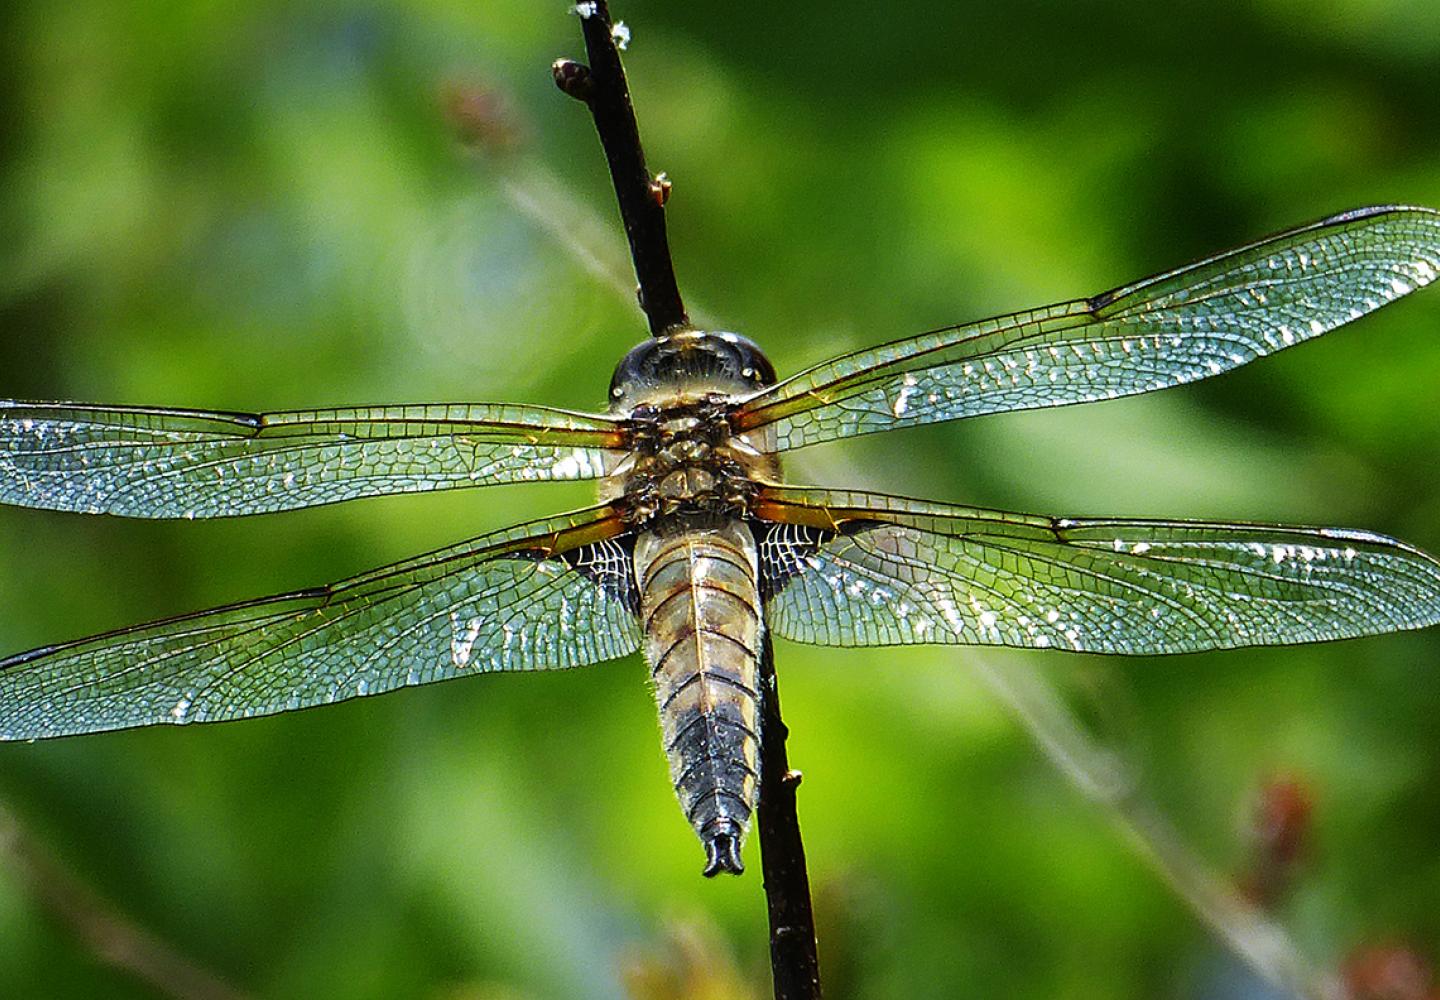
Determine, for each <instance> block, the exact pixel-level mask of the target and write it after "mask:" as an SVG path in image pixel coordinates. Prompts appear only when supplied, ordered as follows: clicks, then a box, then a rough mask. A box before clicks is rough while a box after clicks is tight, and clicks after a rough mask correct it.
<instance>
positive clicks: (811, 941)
mask: <svg viewBox="0 0 1440 1000" xmlns="http://www.w3.org/2000/svg"><path fill="white" fill-rule="evenodd" d="M760 713H761V715H760V815H759V827H760V867H761V871H762V872H763V874H764V878H765V901H766V903H767V905H768V907H769V911H770V970H771V976H772V977H773V979H774V982H775V1000H813V998H817V997H819V996H820V963H819V959H818V958H817V957H816V953H815V918H814V916H813V915H812V914H811V912H810V876H809V875H808V874H807V873H806V871H805V844H804V843H803V842H802V841H801V839H800V818H799V816H798V815H797V814H796V812H795V790H796V789H797V788H799V787H800V772H799V771H792V770H790V759H789V757H788V755H787V754H786V752H785V739H786V737H787V736H789V730H788V729H786V728H785V721H784V719H782V718H781V716H780V690H779V688H778V687H777V686H776V683H775V654H774V651H773V649H772V648H771V644H770V633H769V632H768V631H767V632H766V633H765V640H764V645H763V646H762V647H761V649H760Z"/></svg>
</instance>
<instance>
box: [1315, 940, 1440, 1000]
mask: <svg viewBox="0 0 1440 1000" xmlns="http://www.w3.org/2000/svg"><path fill="white" fill-rule="evenodd" d="M1340 979H1341V981H1342V982H1343V983H1344V984H1345V996H1346V997H1347V1000H1440V991H1437V989H1436V987H1435V974H1434V971H1433V970H1432V969H1431V968H1430V963H1429V962H1427V961H1426V960H1425V959H1424V958H1423V957H1421V955H1420V954H1419V953H1418V952H1416V951H1415V949H1413V948H1410V947H1407V946H1405V945H1398V944H1384V945H1371V946H1368V947H1364V948H1358V949H1356V950H1355V951H1353V952H1351V954H1350V957H1349V958H1347V959H1346V960H1345V964H1344V965H1342V966H1341V967H1340Z"/></svg>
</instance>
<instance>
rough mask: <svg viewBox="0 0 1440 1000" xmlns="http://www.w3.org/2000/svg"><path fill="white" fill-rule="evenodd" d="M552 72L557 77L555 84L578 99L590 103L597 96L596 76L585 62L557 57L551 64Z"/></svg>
mask: <svg viewBox="0 0 1440 1000" xmlns="http://www.w3.org/2000/svg"><path fill="white" fill-rule="evenodd" d="M550 74H551V75H552V76H554V77H555V86H557V87H559V88H560V90H561V92H563V93H565V94H567V95H569V96H570V97H573V98H575V100H577V101H584V102H585V103H586V104H589V103H590V100H591V98H592V97H594V96H595V78H594V77H593V76H592V75H591V74H590V67H589V66H586V65H585V64H584V63H578V62H576V61H575V60H574V59H556V60H555V62H554V63H552V64H551V66H550Z"/></svg>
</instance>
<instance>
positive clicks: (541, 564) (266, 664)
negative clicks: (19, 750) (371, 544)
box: [0, 508, 639, 740]
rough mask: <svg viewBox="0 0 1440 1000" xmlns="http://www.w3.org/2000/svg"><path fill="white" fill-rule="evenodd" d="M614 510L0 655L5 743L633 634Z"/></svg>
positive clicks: (289, 699)
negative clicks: (329, 581)
mask: <svg viewBox="0 0 1440 1000" xmlns="http://www.w3.org/2000/svg"><path fill="white" fill-rule="evenodd" d="M622 530H623V525H622V524H621V523H620V521H619V518H618V517H616V516H615V515H613V513H611V512H610V510H609V509H608V508H596V509H593V510H591V511H584V512H580V513H579V514H576V515H571V516H568V517H561V518H554V519H551V520H548V521H538V522H534V523H531V524H528V525H522V526H520V527H517V528H512V529H509V530H507V531H503V532H500V533H497V534H493V535H487V536H485V537H482V538H478V539H475V540H474V541H471V542H467V543H463V544H461V545H458V546H454V547H452V548H449V549H444V550H441V551H439V552H434V553H431V554H429V555H426V556H420V557H417V558H415V559H411V560H408V561H406V562H402V563H397V564H396V565H393V566H389V567H386V568H384V569H379V570H375V571H374V572H371V573H367V574H365V575H363V576H359V577H355V578H354V579H351V580H347V581H344V582H343V583H338V584H334V585H332V586H330V587H324V588H318V589H314V590H306V591H300V592H297V593H292V594H282V595H279V596H276V597H270V598H265V599H262V600H258V601H248V602H245V603H242V604H234V605H230V606H227V607H222V608H216V609H214V610H211V611H203V612H200V613H198V614H191V615H185V616H182V617H179V618H171V619H168V620H165V621H159V622H154V623H151V624H148V625H139V626H135V627H133V628H127V629H122V630H120V631H116V632H110V633H107V634H105V635H99V636H94V637H92V638H89V639H81V640H78V641H76V642H68V643H64V644H63V645H59V646H50V647H46V648H43V649H37V650H33V651H31V652H28V653H22V654H20V655H18V656H12V657H10V658H9V659H6V660H3V661H0V739H12V740H15V739H37V738H44V737H49V736H66V735H71V734H74V733H87V732H96V731H99V730H106V729H122V728H126V727H130V726H144V725H153V724H156V723H187V722H202V721H214V720H220V719H235V718H242V717H247V716H252V715H268V714H270V713H272V712H280V711H284V710H286V709H294V708H304V707H306V706H310V705H320V704H325V703H328V702H334V701H341V700H344V699H346V698H353V697H356V696H358V695H365V694H375V693H378V692H381V691H389V690H391V689H393V688H397V687H402V686H406V685H413V684H428V683H430V682H432V681H440V680H446V679H448V678H452V677H462V676H465V675H467V674H478V673H488V672H491V671H500V670H542V669H563V668H567V667H576V666H581V665H583V664H587V663H595V662H598V661H601V660H608V659H613V658H615V657H619V656H624V655H626V654H628V653H630V652H632V651H633V650H635V649H636V648H637V646H638V643H639V629H638V626H637V624H636V620H635V614H634V607H635V597H634V586H633V582H632V580H633V573H632V570H631V562H630V559H629V555H628V552H627V550H626V548H625V544H624V539H623V537H621V535H620V533H621V531H622Z"/></svg>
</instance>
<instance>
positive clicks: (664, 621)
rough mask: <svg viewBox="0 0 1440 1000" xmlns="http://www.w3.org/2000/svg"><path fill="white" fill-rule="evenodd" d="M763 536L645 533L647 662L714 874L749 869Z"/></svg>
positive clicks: (715, 525)
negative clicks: (743, 852) (746, 847)
mask: <svg viewBox="0 0 1440 1000" xmlns="http://www.w3.org/2000/svg"><path fill="white" fill-rule="evenodd" d="M756 567H757V557H756V550H755V540H754V536H753V535H752V534H751V533H750V529H749V528H748V527H747V526H746V525H745V524H744V523H743V522H740V521H737V520H734V519H730V518H715V519H707V520H705V521H702V522H699V523H696V522H693V521H692V522H676V523H672V524H670V525H665V526H662V527H660V528H659V529H652V530H647V531H645V532H643V533H641V534H640V536H639V538H638V539H637V540H636V544H635V571H636V577H637V578H638V579H639V580H640V582H641V596H640V607H641V616H642V621H643V622H644V626H645V659H646V662H647V663H648V664H649V666H650V675H651V679H652V680H653V681H654V684H655V698H656V702H657V703H658V704H659V707H660V728H661V732H662V734H663V737H664V741H665V753H666V755H667V757H668V758H669V761H670V778H671V782H672V783H673V784H674V786H675V793H676V795H678V796H679V798H680V805H681V807H682V808H683V809H684V810H685V815H686V818H688V819H689V820H690V823H691V825H692V826H693V827H694V828H695V832H696V833H697V834H699V836H700V840H701V841H702V842H703V843H704V845H705V853H706V866H705V874H706V875H714V874H715V873H716V872H719V871H728V872H732V873H734V874H737V875H738V874H739V873H740V872H741V871H742V870H743V865H742V864H741V862H740V848H741V845H742V844H743V842H744V839H745V834H746V831H747V830H748V829H749V826H750V815H751V813H752V812H753V811H754V809H755V804H756V798H757V793H758V784H757V777H756V775H757V769H758V760H759V742H760V739H759V714H760V713H759V704H758V695H757V693H756V692H757V688H756V672H757V660H756V656H757V651H758V650H759V648H760V636H761V633H760V630H761V628H763V625H762V624H761V622H760V616H759V611H758V608H759V593H758V587H757V585H756V573H757V569H756Z"/></svg>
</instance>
